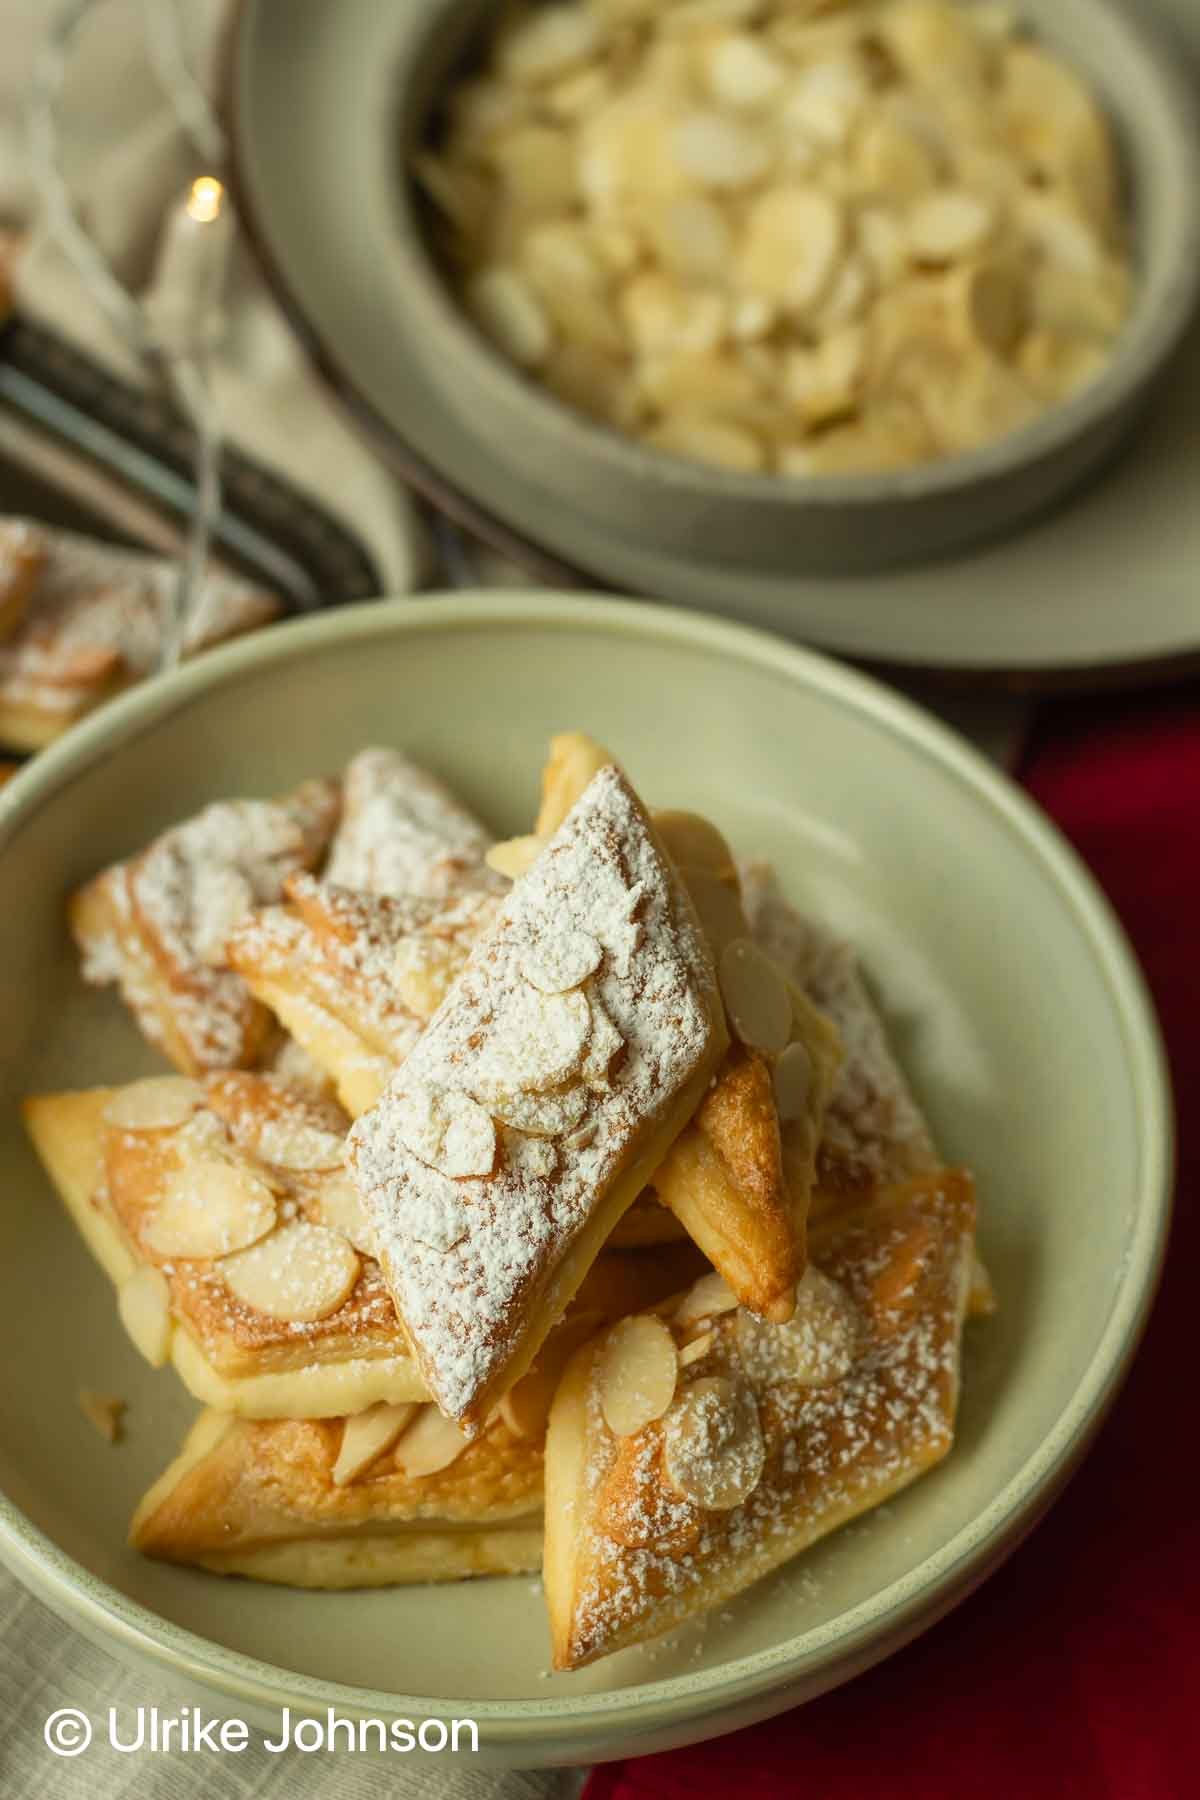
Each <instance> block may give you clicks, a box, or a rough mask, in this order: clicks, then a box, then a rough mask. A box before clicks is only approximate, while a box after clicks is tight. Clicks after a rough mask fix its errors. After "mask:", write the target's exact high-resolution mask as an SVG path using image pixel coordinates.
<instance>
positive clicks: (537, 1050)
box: [473, 986, 592, 1094]
mask: <svg viewBox="0 0 1200 1800" xmlns="http://www.w3.org/2000/svg"><path fill="white" fill-rule="evenodd" d="M591 1028H592V1013H591V1007H590V1006H589V1004H588V997H587V995H586V994H585V993H584V992H583V991H582V990H581V989H579V988H576V989H574V990H573V991H572V992H571V993H569V994H542V993H539V992H538V990H537V988H534V987H528V986H521V987H518V988H516V989H514V991H513V992H512V993H511V994H509V995H508V996H507V997H506V1000H505V1004H504V1009H503V1011H502V1012H501V1013H500V1014H499V1015H498V1016H497V1017H496V1019H494V1020H493V1022H492V1025H491V1028H490V1030H489V1031H488V1034H487V1036H486V1037H485V1038H484V1041H483V1044H482V1045H481V1046H480V1051H479V1057H478V1061H477V1063H476V1066H475V1070H474V1071H473V1072H474V1074H475V1076H476V1079H477V1080H478V1081H479V1082H480V1083H481V1084H482V1086H483V1088H484V1089H485V1090H486V1091H488V1092H491V1091H492V1090H493V1089H494V1090H495V1091H496V1092H497V1093H512V1094H516V1093H527V1094H540V1093H544V1092H545V1091H546V1089H547V1088H553V1087H560V1086H561V1085H562V1084H563V1083H564V1082H565V1081H568V1080H569V1079H570V1078H571V1077H572V1076H574V1075H577V1074H578V1073H579V1065H580V1064H581V1062H582V1061H583V1055H584V1051H585V1049H586V1048H587V1041H588V1037H589V1035H590V1033H591Z"/></svg>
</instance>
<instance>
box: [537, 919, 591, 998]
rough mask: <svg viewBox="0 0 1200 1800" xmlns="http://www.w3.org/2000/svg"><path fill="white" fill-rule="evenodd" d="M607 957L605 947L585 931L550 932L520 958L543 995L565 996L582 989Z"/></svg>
mask: <svg viewBox="0 0 1200 1800" xmlns="http://www.w3.org/2000/svg"><path fill="white" fill-rule="evenodd" d="M603 957H604V949H603V946H602V945H600V944H598V943H597V941H596V939H595V938H594V937H592V936H591V935H590V934H589V933H588V932H586V931H574V930H571V929H570V928H567V929H564V930H563V931H561V932H558V933H551V932H547V933H545V934H544V935H543V936H542V937H540V938H539V939H538V941H537V942H536V943H535V944H531V945H530V946H529V948H528V949H527V950H526V952H525V954H524V956H523V957H522V958H521V973H522V974H523V975H524V977H525V979H526V981H528V982H529V983H530V984H531V986H533V987H535V988H537V990H538V992H539V993H541V994H566V993H569V992H570V991H571V989H572V988H577V987H582V986H583V984H584V982H585V981H586V980H587V978H588V976H589V975H594V974H595V972H596V970H597V969H598V968H599V967H600V964H601V961H602V960H603Z"/></svg>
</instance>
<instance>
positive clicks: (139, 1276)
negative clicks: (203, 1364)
mask: <svg viewBox="0 0 1200 1800" xmlns="http://www.w3.org/2000/svg"><path fill="white" fill-rule="evenodd" d="M117 1311H118V1312H119V1313H120V1315H121V1323H122V1325H124V1327H125V1329H126V1331H127V1332H128V1333H129V1336H130V1338H131V1339H132V1341H133V1345H134V1348H135V1349H137V1350H139V1351H140V1352H141V1354H142V1355H143V1356H144V1357H145V1359H146V1361H147V1362H148V1363H149V1364H150V1367H151V1368H152V1369H161V1368H162V1366H163V1364H164V1363H165V1362H166V1360H167V1358H168V1356H169V1355H170V1354H171V1290H170V1288H169V1287H168V1285H167V1278H166V1276H165V1275H164V1274H163V1273H162V1271H161V1270H160V1269H152V1268H151V1267H150V1266H149V1264H147V1263H143V1264H142V1265H141V1267H140V1268H137V1269H135V1270H134V1272H133V1274H132V1275H131V1276H130V1277H129V1279H128V1281H123V1282H122V1283H121V1286H120V1290H119V1291H118V1294H117Z"/></svg>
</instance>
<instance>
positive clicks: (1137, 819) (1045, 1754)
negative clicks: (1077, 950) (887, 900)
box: [585, 691, 1200, 1800]
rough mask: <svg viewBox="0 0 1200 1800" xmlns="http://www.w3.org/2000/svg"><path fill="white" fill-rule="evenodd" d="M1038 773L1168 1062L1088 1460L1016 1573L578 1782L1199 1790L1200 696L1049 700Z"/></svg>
mask: <svg viewBox="0 0 1200 1800" xmlns="http://www.w3.org/2000/svg"><path fill="white" fill-rule="evenodd" d="M1047 712H1048V714H1049V718H1048V721H1047V722H1046V723H1045V724H1044V725H1043V726H1042V727H1041V728H1040V730H1039V732H1038V734H1037V735H1036V737H1035V740H1034V743H1033V745H1032V746H1031V751H1030V754H1029V756H1028V757H1027V759H1026V767H1025V781H1026V784H1027V786H1028V788H1029V790H1030V792H1031V793H1032V794H1033V796H1034V797H1035V799H1037V800H1038V801H1039V802H1040V803H1041V805H1042V806H1043V807H1045V808H1046V810H1047V811H1048V812H1049V813H1050V814H1051V816H1052V817H1053V818H1054V819H1055V820H1056V822H1057V823H1058V825H1059V826H1060V827H1061V828H1062V830H1063V831H1064V832H1065V834H1066V835H1067V837H1069V838H1070V839H1071V840H1072V841H1073V842H1074V844H1075V846H1076V848H1077V849H1078V850H1079V851H1080V853H1081V854H1082V856H1083V858H1084V859H1085V861H1086V862H1088V863H1089V864H1090V866H1091V868H1092V870H1093V871H1094V873H1095V874H1096V876H1097V877H1098V878H1099V881H1100V883H1101V885H1102V886H1103V887H1104V888H1105V889H1106V891H1107V893H1108V895H1109V897H1110V899H1111V900H1112V902H1113V904H1114V906H1115V908H1116V910H1117V912H1118V914H1119V915H1120V917H1121V919H1122V921H1123V923H1124V925H1125V928H1126V930H1127V931H1128V933H1129V935H1130V937H1131V938H1132V940H1133V943H1134V946H1135V948H1136V949H1137V951H1138V954H1139V955H1140V957H1141V960H1142V965H1143V967H1144V969H1145V971H1146V974H1147V977H1148V979H1149V982H1150V986H1151V988H1152V990H1153V993H1154V997H1155V1000H1156V1002H1157V1004H1158V1008H1159V1013H1160V1017H1161V1020H1162V1024H1163V1029H1164V1032H1165V1036H1166V1039H1167V1046H1168V1051H1169V1054H1170V1058H1171V1066H1172V1073H1173V1077H1174V1082H1175V1089H1176V1096H1177V1112H1178V1114H1179V1124H1180V1128H1181V1129H1180V1136H1179V1183H1178V1191H1177V1198H1176V1216H1175V1227H1174V1234H1173V1237H1172V1241H1171V1251H1170V1256H1169V1261H1168V1273H1167V1276H1166V1280H1165V1282H1164V1285H1163V1288H1162V1292H1161V1295H1160V1299H1159V1303H1158V1305H1157V1307H1156V1309H1155V1313H1154V1316H1153V1318H1152V1320H1151V1324H1150V1328H1149V1331H1148V1334H1147V1337H1146V1340H1145V1342H1144V1345H1143V1347H1142V1350H1141V1352H1140V1354H1139V1356H1138V1359H1137V1362H1136V1364H1135V1366H1134V1369H1133V1372H1132V1374H1131V1376H1130V1378H1129V1381H1128V1383H1127V1385H1126V1387H1125V1389H1124V1392H1123V1393H1122V1395H1121V1397H1120V1399H1119V1401H1118V1403H1117V1406H1116V1408H1115V1410H1114V1411H1113V1413H1112V1415H1111V1416H1110V1418H1109V1420H1108V1422H1107V1424H1106V1425H1105V1427H1104V1429H1103V1431H1102V1433H1101V1436H1100V1438H1099V1440H1098V1442H1097V1444H1096V1446H1095V1448H1094V1450H1093V1452H1092V1454H1091V1456H1090V1457H1089V1459H1088V1461H1087V1463H1086V1464H1085V1466H1084V1468H1083V1470H1082V1472H1081V1473H1080V1474H1079V1475H1078V1476H1077V1477H1076V1479H1075V1480H1074V1482H1073V1483H1072V1484H1071V1486H1070V1487H1069V1488H1068V1490H1067V1492H1066V1494H1065V1495H1064V1496H1063V1497H1062V1499H1061V1500H1060V1501H1059V1503H1058V1505H1057V1506H1056V1507H1055V1508H1054V1510H1053V1511H1052V1512H1051V1514H1050V1515H1049V1517H1048V1518H1047V1519H1046V1520H1045V1522H1044V1523H1043V1524H1042V1525H1041V1526H1040V1527H1039V1528H1038V1529H1037V1531H1035V1532H1034V1534H1033V1536H1032V1538H1030V1540H1029V1541H1028V1542H1027V1543H1026V1544H1025V1545H1024V1546H1023V1547H1022V1548H1021V1549H1020V1550H1019V1551H1018V1552H1017V1554H1016V1555H1015V1556H1014V1557H1013V1558H1012V1559H1011V1561H1009V1562H1008V1563H1007V1564H1006V1565H1005V1566H1004V1568H1003V1569H1002V1570H1001V1572H1000V1573H999V1574H997V1575H995V1576H993V1577H992V1579H991V1580H990V1581H988V1582H986V1583H985V1584H984V1586H983V1588H982V1589H981V1590H980V1591H979V1592H978V1593H977V1594H975V1595H974V1596H973V1597H972V1598H971V1599H970V1600H968V1601H967V1602H966V1603H965V1604H964V1605H963V1606H961V1607H960V1608H959V1609H958V1610H957V1611H956V1612H955V1613H953V1614H951V1616H950V1617H949V1618H948V1619H945V1620H944V1621H943V1622H942V1623H941V1624H939V1625H937V1626H935V1627H934V1629H933V1630H932V1631H930V1632H928V1633H927V1634H926V1635H925V1636H924V1637H923V1638H921V1639H919V1640H918V1641H917V1642H916V1643H915V1644H912V1645H910V1646H909V1647H908V1648H907V1649H906V1650H904V1651H902V1652H901V1653H900V1654H899V1655H897V1656H895V1657H892V1658H891V1659H890V1660H889V1661H887V1662H885V1663H883V1664H881V1665H880V1666H879V1667H878V1668H876V1669H873V1670H871V1671H869V1672H868V1673H867V1674H866V1675H863V1676H860V1677H859V1678H858V1680H856V1681H853V1682H851V1683H850V1684H849V1685H847V1686H846V1687H843V1688H841V1689H840V1690H838V1691H837V1692H835V1693H832V1694H828V1695H826V1696H824V1697H823V1698H821V1699H819V1700H816V1701H813V1702H812V1703H810V1704H809V1705H808V1706H805V1707H801V1708H798V1709H796V1710H795V1711H793V1712H791V1713H787V1714H785V1715H784V1716H782V1717H781V1718H778V1719H775V1720H772V1721H770V1722H768V1723H767V1724H765V1725H760V1726H755V1727H753V1728H752V1729H750V1730H748V1731H743V1732H738V1733H737V1734H735V1735H734V1736H732V1737H726V1738H724V1739H721V1740H719V1741H715V1742H711V1743H706V1744H702V1745H699V1746H697V1747H696V1748H694V1749H691V1750H681V1751H675V1752H672V1753H670V1754H668V1755H664V1756H655V1757H645V1758H641V1759H639V1760H636V1761H632V1762H628V1763H624V1764H621V1763H614V1764H609V1765H607V1766H606V1767H603V1768H600V1769H598V1770H597V1771H596V1772H595V1773H594V1774H593V1776H592V1778H591V1780H590V1782H589V1784H588V1787H587V1789H586V1794H585V1800H710V1797H712V1800H716V1797H718V1796H720V1797H722V1800H723V1797H724V1796H726V1795H736V1794H741V1793H744V1794H746V1795H755V1796H757V1795H760V1794H762V1795H769V1796H773V1795H777V1794H778V1795H793V1794H795V1795H801V1794H802V1795H805V1796H808V1797H809V1800H949V1797H950V1796H954V1797H955V1800H957V1797H958V1796H960V1795H961V1796H970V1797H971V1800H992V1796H995V1797H996V1800H1195V1797H1196V1796H1200V1680H1198V1677H1200V1649H1198V1644H1200V1525H1198V1520H1200V1482H1198V1480H1197V1477H1198V1476H1200V1454H1198V1452H1197V1443H1198V1441H1200V1431H1198V1426H1197V1405H1198V1401H1200V1354H1198V1338H1197V1329H1196V1326H1197V1315H1198V1314H1200V1276H1198V1270H1200V1115H1198V1099H1200V693H1197V692H1195V691H1185V692H1183V693H1182V694H1180V695H1177V696H1173V697H1169V698H1168V697H1166V696H1162V695H1159V696H1149V697H1144V698H1138V699H1135V700H1132V701H1126V702H1123V703H1120V704H1119V705H1116V706H1114V704H1113V703H1112V702H1111V701H1109V702H1105V703H1104V704H1100V703H1097V702H1088V703H1086V704H1084V703H1072V704H1070V705H1056V706H1054V707H1052V708H1048V709H1047Z"/></svg>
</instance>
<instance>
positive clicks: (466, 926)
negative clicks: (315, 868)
mask: <svg viewBox="0 0 1200 1800" xmlns="http://www.w3.org/2000/svg"><path fill="white" fill-rule="evenodd" d="M286 898H287V904H286V905H284V906H271V907H264V908H263V909H262V910H261V911H259V912H255V913H254V914H252V915H248V916H247V917H246V918H245V919H244V920H243V921H242V923H241V924H240V925H239V926H238V928H237V930H236V931H235V932H234V933H233V935H232V937H231V940H230V951H231V956H232V960H233V965H234V967H235V968H237V969H239V970H240V971H242V972H244V973H245V974H246V975H247V976H249V978H250V979H251V980H254V979H255V978H256V977H262V978H263V979H266V980H279V981H282V982H283V983H284V984H285V985H286V987H287V988H288V990H289V993H296V992H298V993H299V994H300V995H301V996H303V997H304V998H306V999H308V1000H310V1001H312V1002H313V1003H315V1004H316V1005H317V1006H320V1007H322V1008H323V1009H324V1010H325V1011H326V1012H328V1013H330V1014H331V1015H332V1016H333V1017H334V1018H337V1019H340V1020H341V1021H342V1023H343V1024H345V1025H347V1026H348V1027H349V1028H350V1029H352V1030H354V1031H356V1032H357V1033H358V1034H359V1035H360V1036H361V1037H362V1038H363V1040H364V1047H365V1049H366V1050H368V1051H369V1052H370V1053H373V1054H374V1055H377V1056H383V1057H386V1058H387V1059H388V1061H389V1062H401V1061H403V1059H404V1057H405V1056H407V1054H408V1052H409V1050H410V1049H411V1048H412V1046H413V1044H414V1043H415V1042H416V1040H417V1037H418V1036H419V1034H420V1031H421V1025H422V1021H421V1020H420V1019H419V1018H418V1017H416V1016H415V1015H414V1014H413V1012H412V1011H411V1009H410V1008H409V1006H408V1005H407V1004H406V1003H405V998H404V995H403V993H402V992H401V991H400V989H399V987H398V986H397V983H396V980H395V971H396V958H397V954H398V952H399V951H400V950H401V949H402V948H403V949H404V951H405V952H406V954H407V955H408V956H409V958H410V959H412V960H414V961H415V962H417V963H421V962H423V961H431V960H432V959H433V957H434V956H435V954H436V955H437V956H439V957H440V958H441V959H442V960H443V961H444V962H446V966H447V967H448V968H450V969H453V968H456V967H458V966H460V965H461V963H463V962H465V961H466V957H467V953H468V947H469V945H470V944H471V943H472V942H473V941H474V940H475V938H476V937H477V936H478V934H479V932H480V931H481V930H482V929H483V927H484V925H485V924H486V923H487V922H488V920H490V919H491V918H492V917H493V916H494V914H495V911H496V908H497V906H498V905H499V901H498V900H496V899H495V898H493V897H492V896H491V895H485V894H476V893H467V894H463V895H458V896H454V897H452V898H450V899H448V900H440V901H439V900H435V899H429V898H425V899H421V898H417V897H414V896H411V895H407V896H390V895H371V894H365V893H352V892H350V891H349V890H348V889H346V888H341V887H337V886H335V885H334V884H333V883H332V882H330V881H318V880H316V879H315V878H314V877H313V876H311V875H307V874H301V875H296V876H293V877H291V878H290V879H289V881H288V882H287V886H286Z"/></svg>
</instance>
